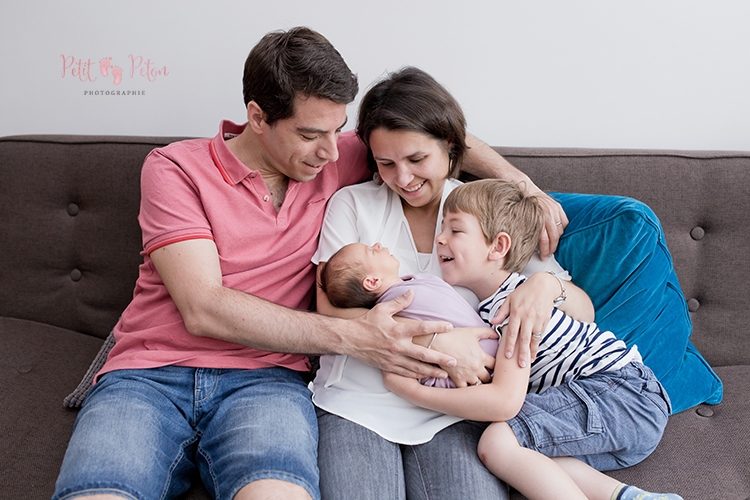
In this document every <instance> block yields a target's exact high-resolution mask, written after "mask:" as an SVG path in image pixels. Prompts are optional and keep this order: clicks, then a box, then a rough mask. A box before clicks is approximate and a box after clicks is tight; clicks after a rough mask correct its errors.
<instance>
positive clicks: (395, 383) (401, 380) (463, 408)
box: [383, 336, 529, 422]
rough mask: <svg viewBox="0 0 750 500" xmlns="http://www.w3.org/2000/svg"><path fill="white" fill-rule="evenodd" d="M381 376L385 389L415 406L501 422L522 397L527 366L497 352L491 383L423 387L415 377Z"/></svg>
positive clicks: (514, 410)
mask: <svg viewBox="0 0 750 500" xmlns="http://www.w3.org/2000/svg"><path fill="white" fill-rule="evenodd" d="M504 337H505V336H503V338H504ZM503 344H504V341H503V339H502V338H501V339H500V346H499V348H498V352H502V351H500V349H504V345H503ZM383 380H384V382H385V386H386V388H387V389H388V390H390V391H392V392H394V393H396V394H398V395H399V396H401V397H402V398H404V399H406V400H408V401H411V402H412V403H414V404H416V405H417V406H421V407H423V408H428V409H431V410H434V411H438V412H441V413H446V414H448V415H454V416H456V417H460V418H465V419H468V420H478V421H482V422H502V421H505V420H508V419H509V418H512V417H514V416H516V415H517V414H518V412H519V411H520V409H521V406H522V405H523V402H524V398H525V397H526V389H527V386H528V382H529V368H528V367H525V368H521V367H520V366H519V363H518V360H516V359H507V358H505V357H503V356H499V357H498V358H497V361H496V362H495V372H494V374H493V378H492V382H491V383H489V384H480V385H475V386H469V387H463V388H456V389H440V388H435V387H427V386H423V385H422V384H420V383H419V382H418V381H417V380H416V379H413V378H406V377H401V376H399V375H394V374H392V373H386V372H383Z"/></svg>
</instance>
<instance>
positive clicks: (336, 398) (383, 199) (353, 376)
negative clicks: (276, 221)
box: [310, 179, 569, 445]
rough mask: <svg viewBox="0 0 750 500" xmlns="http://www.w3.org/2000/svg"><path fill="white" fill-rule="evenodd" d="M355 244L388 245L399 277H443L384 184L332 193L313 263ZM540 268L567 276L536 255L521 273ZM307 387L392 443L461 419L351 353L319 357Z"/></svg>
mask: <svg viewBox="0 0 750 500" xmlns="http://www.w3.org/2000/svg"><path fill="white" fill-rule="evenodd" d="M460 184H461V182H460V181H457V180H454V179H448V180H447V181H446V182H445V187H444V189H443V198H442V200H441V202H440V213H442V209H443V202H444V201H445V198H446V197H447V196H448V194H449V193H450V192H451V191H452V190H453V189H454V188H456V187H457V186H459V185H460ZM440 222H441V221H440V217H438V221H437V226H436V228H435V234H438V233H439V232H440ZM356 242H359V243H364V244H365V245H373V244H375V243H378V242H380V243H381V244H382V245H383V246H385V247H387V248H388V249H389V250H390V251H391V253H392V254H393V255H394V256H396V258H397V259H398V260H399V262H400V263H401V267H400V268H399V274H400V275H402V276H404V275H409V274H420V273H430V274H434V275H436V276H441V273H440V264H439V263H438V258H437V254H436V252H435V249H434V247H433V251H432V253H431V254H420V253H418V252H417V248H416V245H415V244H414V239H413V238H412V234H411V231H410V229H409V223H408V221H407V220H406V217H405V216H404V212H403V208H402V205H401V198H400V197H399V196H398V195H397V194H396V193H394V192H393V191H392V190H391V189H390V188H388V186H387V185H385V184H382V185H378V184H375V183H374V182H365V183H363V184H356V185H353V186H349V187H346V188H343V189H341V190H339V191H338V192H337V193H336V194H334V195H333V197H332V198H331V200H330V201H329V204H328V208H327V211H326V215H325V220H324V221H323V228H322V230H321V233H320V242H319V244H318V250H317V252H316V253H315V255H313V258H312V262H313V263H314V264H318V263H320V262H326V261H327V260H328V259H329V258H330V257H331V256H332V255H333V254H334V253H336V252H337V251H338V250H339V249H340V248H342V247H343V246H345V245H348V244H349V243H356ZM544 270H550V271H554V272H555V273H558V275H559V276H561V277H565V278H567V279H569V276H568V275H567V273H566V272H565V271H564V270H563V269H562V268H561V267H560V265H559V264H558V263H557V261H555V260H554V258H550V259H547V260H545V261H542V260H541V259H540V258H539V256H538V254H537V255H535V256H534V257H533V258H532V260H531V262H530V263H529V265H528V266H527V267H526V269H525V270H524V274H526V275H527V276H529V275H531V274H533V273H535V272H538V271H544ZM456 289H457V290H458V291H459V293H461V295H462V297H464V298H465V299H466V300H467V302H469V303H470V304H471V305H472V307H474V308H475V309H476V306H477V305H478V300H477V298H476V296H474V294H473V293H471V291H470V290H467V289H465V288H461V287H456ZM310 388H311V390H312V391H313V401H314V402H315V404H316V405H317V406H319V407H320V408H323V409H324V410H326V411H328V412H330V413H334V414H336V415H339V416H340V417H343V418H346V419H347V420H350V421H352V422H356V423H358V424H359V425H362V426H363V427H366V428H368V429H370V430H372V431H373V432H376V433H377V434H379V435H380V436H382V437H384V438H385V439H387V440H389V441H392V442H395V443H401V444H409V445H413V444H420V443H425V442H427V441H429V440H430V439H432V437H433V436H434V435H435V434H436V433H437V432H439V431H440V430H442V429H444V428H446V427H448V426H449V425H451V424H453V423H455V422H458V421H459V420H461V419H460V418H457V417H453V416H450V415H445V414H443V413H438V412H435V411H432V410H427V409H424V408H421V407H419V406H416V405H414V404H412V403H410V402H408V401H406V400H404V399H402V398H401V397H399V396H397V395H395V394H393V393H392V392H390V391H388V390H387V389H386V388H385V386H384V385H383V377H382V375H381V373H380V370H379V369H377V368H374V367H372V366H369V365H367V364H365V363H363V362H361V361H360V360H358V359H356V358H352V357H349V356H344V355H325V356H321V358H320V368H319V369H318V372H317V374H316V376H315V380H314V381H313V382H311V384H310Z"/></svg>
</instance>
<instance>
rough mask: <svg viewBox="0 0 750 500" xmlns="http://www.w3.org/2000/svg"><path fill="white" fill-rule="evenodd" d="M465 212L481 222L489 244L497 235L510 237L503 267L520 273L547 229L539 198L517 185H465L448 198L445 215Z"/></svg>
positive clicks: (484, 182) (496, 181) (485, 182)
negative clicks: (544, 228)
mask: <svg viewBox="0 0 750 500" xmlns="http://www.w3.org/2000/svg"><path fill="white" fill-rule="evenodd" d="M449 212H453V213H455V212H464V213H467V214H470V215H473V216H474V217H476V218H477V220H478V221H479V226H480V227H481V228H482V233H484V238H485V240H486V241H487V244H490V243H492V242H493V241H494V239H495V237H496V236H497V235H498V233H501V232H505V233H508V234H509V235H510V240H511V243H510V249H509V250H508V253H507V255H506V256H505V265H504V266H503V268H504V269H505V270H507V271H510V272H516V273H519V272H521V271H522V270H523V269H524V268H525V267H526V264H528V263H529V259H531V256H532V255H533V254H534V251H535V250H536V247H537V245H538V243H539V236H540V235H541V231H542V228H543V227H544V211H543V210H542V206H541V205H540V204H539V200H538V199H537V197H536V196H533V195H527V194H525V193H524V192H523V191H522V190H521V188H520V187H519V186H518V185H517V184H514V183H511V182H507V181H503V180H499V179H485V180H479V181H472V182H467V183H466V184H463V185H461V186H459V187H457V188H456V189H454V190H453V191H451V193H450V194H449V195H448V197H447V198H446V200H445V204H444V205H443V215H445V214H446V213H449Z"/></svg>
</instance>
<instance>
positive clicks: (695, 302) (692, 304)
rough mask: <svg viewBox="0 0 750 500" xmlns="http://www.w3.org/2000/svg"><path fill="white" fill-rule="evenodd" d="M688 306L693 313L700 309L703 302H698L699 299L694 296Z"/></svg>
mask: <svg viewBox="0 0 750 500" xmlns="http://www.w3.org/2000/svg"><path fill="white" fill-rule="evenodd" d="M687 306H688V311H690V312H691V313H694V312H695V311H697V310H698V309H700V307H701V303H700V302H698V299H695V298H692V299H688V301H687Z"/></svg>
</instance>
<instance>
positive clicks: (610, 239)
mask: <svg viewBox="0 0 750 500" xmlns="http://www.w3.org/2000/svg"><path fill="white" fill-rule="evenodd" d="M552 196H553V197H554V198H555V199H557V200H558V201H559V202H560V204H561V205H562V206H563V208H564V209H565V213H566V214H567V215H568V219H569V220H570V224H569V225H568V227H567V229H566V230H565V233H564V234H563V236H562V238H561V239H560V244H559V246H558V250H557V252H556V253H555V257H557V259H558V261H559V262H560V264H561V265H562V266H563V267H564V268H565V269H567V270H568V271H569V272H570V274H571V275H572V276H573V281H574V282H575V283H576V284H577V285H578V286H580V287H581V288H583V289H584V290H585V291H586V292H587V293H588V294H589V296H590V297H591V300H592V301H593V303H594V308H595V309H596V322H597V323H598V325H599V327H600V328H601V329H605V330H610V331H612V332H614V333H615V335H617V336H618V337H619V338H621V339H623V340H625V342H626V343H627V344H628V345H633V344H636V345H637V346H638V350H639V351H640V353H641V356H643V360H644V362H645V363H646V365H647V366H649V367H650V368H651V369H652V370H653V371H654V373H655V374H656V376H657V377H658V378H659V380H660V381H661V383H662V384H663V385H664V387H665V388H666V390H667V393H668V394H669V397H670V399H671V401H672V413H678V412H680V411H683V410H686V409H688V408H690V407H693V406H695V405H697V404H700V403H710V404H715V403H719V402H720V401H721V398H722V391H723V387H722V383H721V380H720V379H719V377H718V376H716V374H715V373H714V371H713V370H712V369H711V367H710V366H709V365H708V363H707V362H706V360H705V359H704V358H703V356H701V354H700V353H699V352H698V350H697V349H695V347H694V346H693V345H692V344H691V343H690V334H691V332H692V322H691V321H690V315H689V313H688V310H687V304H686V301H685V297H684V296H683V294H682V291H681V289H680V284H679V282H678V280H677V274H676V273H675V271H674V267H673V264H672V256H671V255H670V254H669V250H668V249H667V244H666V241H665V239H664V231H663V230H662V227H661V223H660V222H659V219H658V218H657V217H656V215H655V214H654V212H653V211H652V210H651V209H650V208H649V207H648V206H647V205H645V204H644V203H641V202H639V201H637V200H634V199H632V198H624V197H619V196H602V195H584V194H567V193H552Z"/></svg>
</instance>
